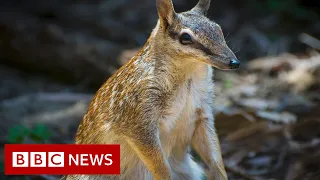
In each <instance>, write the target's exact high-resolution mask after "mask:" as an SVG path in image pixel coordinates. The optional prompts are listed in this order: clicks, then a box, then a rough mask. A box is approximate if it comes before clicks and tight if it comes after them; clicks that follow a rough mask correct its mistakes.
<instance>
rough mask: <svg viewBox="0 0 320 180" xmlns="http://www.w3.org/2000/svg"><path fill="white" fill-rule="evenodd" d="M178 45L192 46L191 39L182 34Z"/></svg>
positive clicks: (187, 35)
mask: <svg viewBox="0 0 320 180" xmlns="http://www.w3.org/2000/svg"><path fill="white" fill-rule="evenodd" d="M180 43H181V44H184V45H187V44H192V37H191V36H190V35H189V34H188V33H183V34H181V36H180Z"/></svg>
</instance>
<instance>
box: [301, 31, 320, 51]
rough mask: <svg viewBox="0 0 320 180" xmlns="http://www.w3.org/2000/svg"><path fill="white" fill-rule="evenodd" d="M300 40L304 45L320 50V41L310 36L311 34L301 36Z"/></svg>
mask: <svg viewBox="0 0 320 180" xmlns="http://www.w3.org/2000/svg"><path fill="white" fill-rule="evenodd" d="M299 40H300V41H301V42H302V43H304V44H306V45H308V46H310V47H312V48H314V49H318V50H320V40H319V39H317V38H315V37H313V36H310V35H309V34H306V33H302V34H300V36H299Z"/></svg>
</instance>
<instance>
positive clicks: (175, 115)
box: [160, 71, 213, 134]
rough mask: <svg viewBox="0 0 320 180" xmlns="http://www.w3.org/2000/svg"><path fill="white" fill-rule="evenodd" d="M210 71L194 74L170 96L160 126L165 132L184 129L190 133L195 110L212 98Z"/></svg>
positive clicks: (195, 118)
mask: <svg viewBox="0 0 320 180" xmlns="http://www.w3.org/2000/svg"><path fill="white" fill-rule="evenodd" d="M211 77H212V72H211V71H208V73H206V74H204V75H202V76H200V77H199V76H194V77H192V78H190V79H189V80H188V81H186V82H185V84H183V85H182V86H181V87H180V88H179V89H178V90H177V92H176V93H175V95H173V97H172V98H171V103H170V104H169V106H168V108H167V109H165V110H164V114H163V116H162V117H163V118H162V120H161V121H160V126H161V127H160V128H161V129H162V130H163V131H164V132H165V133H167V134H171V133H174V131H180V133H181V130H186V131H188V130H189V131H190V130H191V133H193V132H192V130H193V128H194V125H195V123H196V121H197V119H198V117H197V116H198V114H197V110H198V109H203V108H205V107H208V106H206V103H211V101H212V98H213V83H212V80H211Z"/></svg>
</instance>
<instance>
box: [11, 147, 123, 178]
mask: <svg viewBox="0 0 320 180" xmlns="http://www.w3.org/2000/svg"><path fill="white" fill-rule="evenodd" d="M5 174H6V175H36V174H59V175H62V174H114V175H116V174H120V145H55V144H46V145H29V144H28V145H14V144H10V145H8V144H6V145H5Z"/></svg>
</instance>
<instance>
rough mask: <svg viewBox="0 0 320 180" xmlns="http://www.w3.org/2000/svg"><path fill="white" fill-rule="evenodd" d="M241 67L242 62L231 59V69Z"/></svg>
mask: <svg viewBox="0 0 320 180" xmlns="http://www.w3.org/2000/svg"><path fill="white" fill-rule="evenodd" d="M239 66H240V61H239V60H238V59H231V60H230V63H229V67H230V68H231V69H237V68H239Z"/></svg>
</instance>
